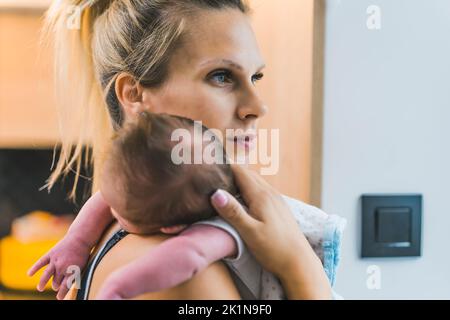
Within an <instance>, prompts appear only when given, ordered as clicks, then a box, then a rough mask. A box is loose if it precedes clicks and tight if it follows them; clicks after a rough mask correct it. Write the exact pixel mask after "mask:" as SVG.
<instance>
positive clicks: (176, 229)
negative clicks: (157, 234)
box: [159, 224, 187, 234]
mask: <svg viewBox="0 0 450 320" xmlns="http://www.w3.org/2000/svg"><path fill="white" fill-rule="evenodd" d="M186 228H187V225H185V224H184V225H179V226H173V227H163V228H161V229H159V230H160V231H161V232H162V233H165V234H177V233H180V232H181V231H183V230H184V229H186Z"/></svg>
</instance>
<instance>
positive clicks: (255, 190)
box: [231, 164, 273, 201]
mask: <svg viewBox="0 0 450 320" xmlns="http://www.w3.org/2000/svg"><path fill="white" fill-rule="evenodd" d="M231 169H232V170H233V174H234V178H235V180H236V184H237V186H238V188H239V191H240V192H241V195H242V197H243V198H244V200H246V201H249V200H251V199H254V198H255V195H258V194H261V193H262V192H265V191H267V190H273V188H272V186H271V185H270V184H269V183H267V181H266V180H264V179H263V178H262V177H261V176H259V175H258V174H257V173H256V172H254V171H252V170H250V169H248V168H246V167H244V166H241V165H237V164H232V165H231Z"/></svg>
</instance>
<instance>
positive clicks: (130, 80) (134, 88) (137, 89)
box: [115, 73, 148, 117]
mask: <svg viewBox="0 0 450 320" xmlns="http://www.w3.org/2000/svg"><path fill="white" fill-rule="evenodd" d="M115 90H116V96H117V99H118V100H119V102H120V105H121V106H122V107H123V109H124V112H125V114H126V116H127V117H129V116H131V117H134V116H135V115H136V114H138V113H140V112H142V111H144V110H146V109H148V106H144V104H143V99H142V93H143V87H142V86H141V85H140V84H139V83H138V82H137V81H136V80H135V79H134V77H133V76H131V75H130V74H128V73H121V74H119V76H118V77H117V79H116V81H115Z"/></svg>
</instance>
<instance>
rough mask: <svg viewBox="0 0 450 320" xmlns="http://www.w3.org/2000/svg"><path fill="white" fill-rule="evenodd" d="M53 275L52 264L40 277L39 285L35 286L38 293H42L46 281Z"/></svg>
mask: <svg viewBox="0 0 450 320" xmlns="http://www.w3.org/2000/svg"><path fill="white" fill-rule="evenodd" d="M54 273H55V266H54V265H53V263H51V264H49V265H48V267H47V268H46V269H45V271H44V274H43V275H42V277H41V280H40V281H39V284H38V286H37V289H38V291H41V292H42V291H44V289H45V285H46V284H47V282H48V280H50V278H51V277H52V275H53V274H54Z"/></svg>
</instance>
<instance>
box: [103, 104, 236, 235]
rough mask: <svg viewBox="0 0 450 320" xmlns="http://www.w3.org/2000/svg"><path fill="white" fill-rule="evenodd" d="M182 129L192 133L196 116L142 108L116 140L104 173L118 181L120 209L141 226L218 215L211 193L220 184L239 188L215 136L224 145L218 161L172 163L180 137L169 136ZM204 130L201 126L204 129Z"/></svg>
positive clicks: (126, 217) (123, 214) (106, 161)
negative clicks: (149, 110) (150, 110)
mask: <svg viewBox="0 0 450 320" xmlns="http://www.w3.org/2000/svg"><path fill="white" fill-rule="evenodd" d="M179 128H181V129H187V130H188V131H189V132H191V133H193V132H194V121H192V120H190V119H187V118H183V117H179V116H172V115H167V114H153V113H148V112H144V113H142V114H140V115H139V117H138V119H137V120H136V121H134V122H132V123H129V124H127V125H125V126H124V128H122V129H121V130H120V131H118V132H117V134H116V136H115V137H114V138H113V140H112V144H111V148H110V150H109V152H108V153H107V157H106V159H105V163H104V173H103V177H105V176H107V177H108V179H107V180H108V181H109V182H112V183H113V184H114V185H115V186H114V187H113V188H114V190H115V191H116V192H117V193H116V196H117V197H120V200H119V202H120V203H121V205H120V208H119V209H118V210H117V209H116V211H118V214H119V215H120V216H121V217H123V218H124V219H126V220H127V221H128V222H130V223H132V224H133V225H135V226H136V227H137V228H138V229H139V230H147V227H148V226H153V227H154V226H159V227H170V226H174V225H180V224H191V223H194V222H197V221H200V220H204V219H208V218H210V217H213V216H214V215H216V213H215V210H214V208H213V207H212V205H211V203H210V196H211V195H212V194H213V193H214V192H215V191H216V190H217V189H218V188H220V189H224V190H227V191H228V192H230V193H231V194H233V195H235V194H236V193H237V190H236V187H235V183H234V178H233V173H232V171H231V167H230V165H229V164H227V162H226V153H225V150H224V148H223V146H222V144H220V140H218V138H217V136H216V137H215V142H217V143H219V144H220V148H221V150H223V161H221V162H220V163H219V164H217V163H214V164H205V163H204V161H202V164H179V165H177V164H175V163H174V161H173V160H172V150H173V148H174V146H176V145H177V144H178V143H179V142H177V141H171V136H172V133H173V131H174V130H176V129H179ZM206 130H208V129H207V128H206V127H204V126H202V133H204V132H205V131H206ZM202 143H203V142H202ZM192 149H194V148H193V145H192ZM111 177H112V178H111Z"/></svg>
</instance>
